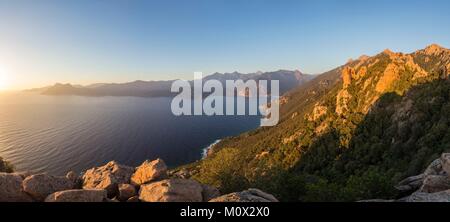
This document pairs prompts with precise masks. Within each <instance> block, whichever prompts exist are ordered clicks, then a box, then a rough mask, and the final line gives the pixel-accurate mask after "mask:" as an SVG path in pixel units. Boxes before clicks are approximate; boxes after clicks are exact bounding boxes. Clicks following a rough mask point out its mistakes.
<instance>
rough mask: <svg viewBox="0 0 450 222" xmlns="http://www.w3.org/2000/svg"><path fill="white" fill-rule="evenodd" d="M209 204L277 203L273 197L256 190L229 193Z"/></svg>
mask: <svg viewBox="0 0 450 222" xmlns="http://www.w3.org/2000/svg"><path fill="white" fill-rule="evenodd" d="M209 202H278V200H277V198H275V197H274V196H272V195H270V194H267V193H264V192H263V191H261V190H258V189H248V190H245V191H242V192H236V193H230V194H227V195H223V196H220V197H217V198H214V199H212V200H210V201H209Z"/></svg>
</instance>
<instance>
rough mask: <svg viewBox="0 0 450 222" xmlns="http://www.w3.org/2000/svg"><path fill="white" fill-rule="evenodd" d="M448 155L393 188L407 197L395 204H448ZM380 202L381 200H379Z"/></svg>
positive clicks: (449, 156) (449, 167)
mask: <svg viewBox="0 0 450 222" xmlns="http://www.w3.org/2000/svg"><path fill="white" fill-rule="evenodd" d="M449 173H450V153H444V154H442V155H441V157H440V158H439V159H436V160H434V161H433V162H432V163H431V164H430V165H429V166H428V167H427V169H426V170H425V171H424V173H422V174H420V175H417V176H412V177H408V178H406V179H404V180H402V181H401V182H400V183H399V184H398V185H397V186H395V188H396V189H397V190H399V191H402V192H405V193H406V192H408V193H409V194H411V193H412V194H411V195H409V196H406V197H403V198H400V199H398V200H396V201H397V202H450V174H449ZM380 201H382V200H380Z"/></svg>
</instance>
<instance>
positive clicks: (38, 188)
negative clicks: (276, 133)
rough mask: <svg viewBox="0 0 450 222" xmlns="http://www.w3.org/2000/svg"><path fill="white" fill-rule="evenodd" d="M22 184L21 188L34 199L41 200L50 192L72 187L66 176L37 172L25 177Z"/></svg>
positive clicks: (72, 184)
mask: <svg viewBox="0 0 450 222" xmlns="http://www.w3.org/2000/svg"><path fill="white" fill-rule="evenodd" d="M22 186H23V190H24V191H25V192H26V193H28V194H29V195H30V196H31V197H33V198H34V199H35V200H37V201H43V200H44V199H45V198H46V197H47V196H48V195H50V194H52V193H55V192H57V191H62V190H70V189H73V187H74V183H73V182H72V181H70V180H69V179H67V178H66V177H54V176H50V175H48V174H37V175H32V176H29V177H27V178H25V180H23V182H22Z"/></svg>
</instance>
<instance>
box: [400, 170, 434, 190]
mask: <svg viewBox="0 0 450 222" xmlns="http://www.w3.org/2000/svg"><path fill="white" fill-rule="evenodd" d="M425 177H426V176H425V174H420V175H417V176H412V177H408V178H406V179H404V180H402V181H400V182H399V183H398V184H397V185H396V186H395V189H397V190H399V191H402V192H408V191H415V190H417V189H419V188H420V187H421V186H422V184H423V180H424V179H425Z"/></svg>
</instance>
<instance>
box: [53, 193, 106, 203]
mask: <svg viewBox="0 0 450 222" xmlns="http://www.w3.org/2000/svg"><path fill="white" fill-rule="evenodd" d="M106 196H107V192H106V190H65V191H59V192H56V193H53V194H51V195H49V196H48V197H47V198H45V202H105V201H106V199H107V198H106Z"/></svg>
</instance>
